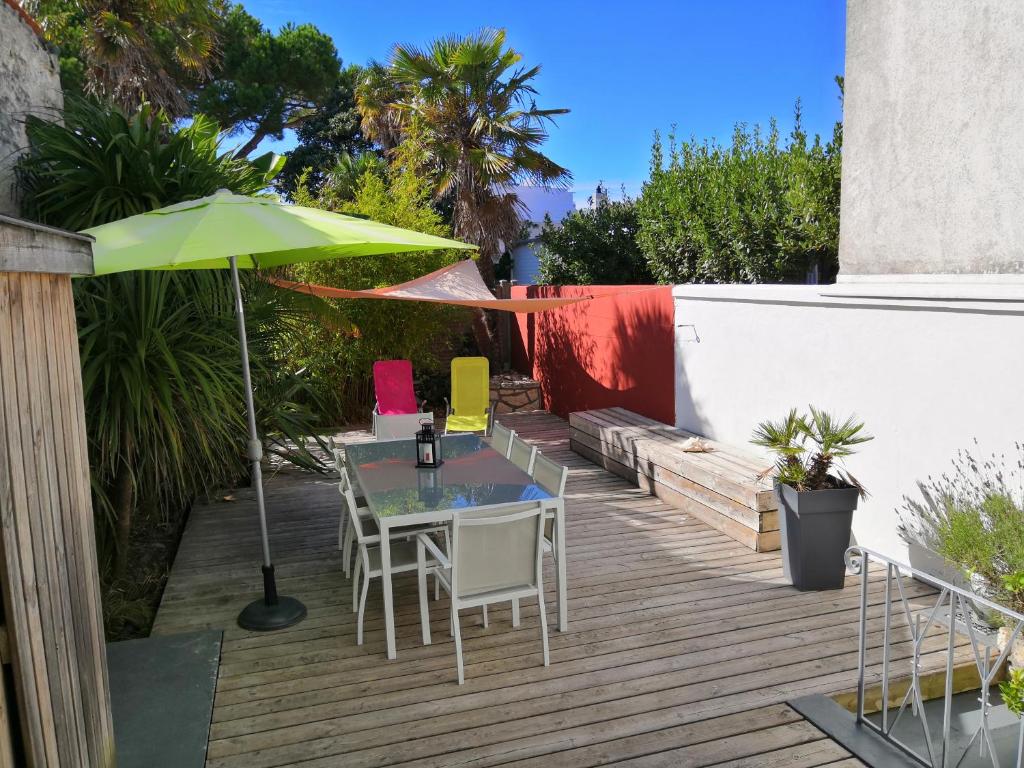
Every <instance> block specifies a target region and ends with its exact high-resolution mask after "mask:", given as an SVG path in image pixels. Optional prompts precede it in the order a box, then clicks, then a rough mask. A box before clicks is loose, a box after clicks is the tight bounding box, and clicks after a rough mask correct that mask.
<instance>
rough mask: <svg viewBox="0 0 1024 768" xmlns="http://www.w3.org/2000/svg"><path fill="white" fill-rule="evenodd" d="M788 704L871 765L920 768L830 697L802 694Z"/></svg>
mask: <svg viewBox="0 0 1024 768" xmlns="http://www.w3.org/2000/svg"><path fill="white" fill-rule="evenodd" d="M786 703H787V704H789V706H791V707H792V708H793V709H795V710H796V711H797V712H799V713H800V714H801V715H803V716H804V719H806V720H807V721H809V722H810V723H812V724H813V725H815V726H816V727H817V728H818V729H819V730H821V731H824V732H825V734H826V735H827V736H829V737H830V738H831V739H832V741H835V742H837V743H838V744H840V745H841V746H843V747H845V748H846V750H847V751H848V752H850V753H851V754H852V755H854V756H856V757H857V758H858V759H860V761H861V762H863V763H865V764H866V765H869V766H871V768H921V763H919V762H918V761H917V760H914V759H913V758H911V757H910V756H909V755H907V754H906V753H905V752H903V751H901V750H900V749H899V748H897V747H895V746H893V745H892V744H890V743H888V742H887V741H885V740H884V739H883V738H882V737H881V736H879V735H878V734H877V733H875V732H874V731H872V730H870V729H869V728H868V727H867V726H862V725H858V724H857V721H856V718H855V717H854V716H853V714H852V713H851V712H848V711H846V710H845V709H843V708H842V707H841V706H839V705H838V704H837V703H836V702H835V701H833V700H832V699H830V698H829V697H828V696H820V695H814V696H803V697H801V698H799V699H792V700H790V701H787V702H786Z"/></svg>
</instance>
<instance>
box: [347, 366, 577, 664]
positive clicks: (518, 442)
mask: <svg viewBox="0 0 1024 768" xmlns="http://www.w3.org/2000/svg"><path fill="white" fill-rule="evenodd" d="M451 372H452V397H451V399H450V400H449V401H448V408H447V414H448V416H447V419H446V424H445V429H444V432H443V433H439V432H436V431H435V430H434V428H433V415H432V413H430V412H428V411H424V410H421V408H422V404H421V403H419V402H418V401H417V400H416V397H415V394H414V391H413V381H412V366H411V364H410V363H409V361H406V360H391V361H379V362H378V363H377V364H376V365H375V367H374V384H375V388H376V394H377V404H376V407H375V408H374V414H373V415H374V435H375V438H376V440H375V441H374V442H364V443H353V444H348V445H342V446H334V461H335V467H336V469H337V471H338V473H339V475H340V480H339V490H340V492H341V497H342V504H341V515H340V519H339V528H338V547H339V549H340V550H341V553H342V568H343V571H344V573H345V576H346V577H351V579H352V610H353V611H354V612H356V613H357V614H358V617H357V629H356V633H357V634H356V642H357V643H358V644H360V645H361V644H362V642H363V619H364V616H365V611H366V601H367V594H368V590H369V585H370V581H371V580H373V579H378V578H379V579H380V581H381V588H382V592H383V602H384V625H385V636H386V646H387V655H388V658H389V659H394V658H395V657H396V655H397V650H396V642H395V609H394V594H393V590H392V577H393V576H394V575H396V574H407V573H408V574H411V573H415V574H416V575H417V579H418V594H419V612H420V625H421V634H422V641H423V643H424V644H425V645H429V644H430V642H431V624H430V611H429V601H430V595H429V594H428V592H429V590H428V584H429V581H430V579H431V578H432V579H433V582H434V594H433V597H434V599H435V600H437V599H438V598H439V595H440V591H441V590H442V589H443V590H444V592H445V593H446V594H447V595H448V597H449V602H450V627H449V630H450V632H451V634H452V635H453V637H454V640H455V651H456V664H457V669H458V680H459V683H462V682H463V680H464V672H463V654H462V634H461V630H460V618H459V610H460V609H463V608H479V609H480V611H481V618H482V623H483V626H484V627H485V628H487V627H488V615H487V609H488V606H491V605H495V604H499V603H510V604H511V615H512V625H513V627H518V626H519V625H520V605H519V603H520V600H523V599H528V600H536V601H537V605H538V612H539V621H540V629H541V641H542V646H543V652H544V664H545V666H546V665H547V664H548V662H549V655H548V638H547V614H546V611H545V605H544V582H543V565H544V557H545V555H546V554H550V555H551V557H552V558H553V562H554V570H555V575H556V587H557V599H558V626H559V629H560V630H562V631H565V629H566V625H567V623H568V612H567V602H566V593H567V588H566V558H565V506H564V493H565V482H566V478H567V475H568V470H567V469H566V468H565V467H564V466H561V465H559V464H557V463H555V462H553V461H551V460H550V459H549V458H548V457H546V456H544V455H542V454H541V453H540V452H539V451H538V450H537V448H536V447H535V446H532V445H529V444H528V443H526V442H525V441H524V440H522V438H520V437H519V436H518V435H517V434H516V433H515V432H514V431H512V430H510V429H508V428H506V427H504V426H503V425H501V424H500V423H497V422H494V421H493V413H492V408H491V404H490V402H489V381H490V378H489V372H488V363H487V359H486V358H482V357H476V358H473V357H469V358H455V359H454V360H452V363H451Z"/></svg>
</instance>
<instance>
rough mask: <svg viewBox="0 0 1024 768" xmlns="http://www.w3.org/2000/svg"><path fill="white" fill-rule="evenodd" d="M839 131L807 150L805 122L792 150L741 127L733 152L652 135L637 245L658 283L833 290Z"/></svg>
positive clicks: (775, 136) (773, 131)
mask: <svg viewBox="0 0 1024 768" xmlns="http://www.w3.org/2000/svg"><path fill="white" fill-rule="evenodd" d="M841 145H842V126H841V124H839V123H837V124H836V126H835V129H834V133H833V136H832V139H831V141H829V142H828V143H824V144H823V143H822V141H821V140H820V139H819V138H818V137H817V136H816V137H815V138H814V141H813V142H811V143H810V145H808V141H807V135H806V134H805V133H804V132H803V130H802V128H801V124H800V110H799V102H798V103H797V111H796V127H795V128H794V130H793V133H792V134H791V136H790V141H789V143H788V144H787V145H786V146H782V145H781V144H780V139H779V133H778V129H777V127H776V124H775V122H774V120H773V121H772V122H771V123H770V125H769V129H768V132H767V134H763V133H762V132H761V130H760V128H759V127H756V126H755V127H754V128H753V129H749V128H747V127H746V126H745V125H742V124H740V125H737V126H736V129H735V131H734V133H733V137H732V143H731V145H730V146H728V147H723V146H720V145H719V144H716V143H714V142H703V143H699V142H696V141H692V140H691V141H689V142H684V143H682V144H677V143H676V139H675V136H674V135H670V136H669V143H668V158H667V163H666V158H665V148H664V146H663V144H662V141H661V138H660V136H659V135H658V134H657V133H655V137H654V144H653V147H652V150H651V177H650V179H649V180H648V181H647V182H646V183H645V184H644V187H643V191H642V193H641V195H640V198H639V199H638V201H637V217H638V223H639V229H638V234H637V241H638V243H639V246H640V249H641V250H642V251H643V253H644V255H645V256H646V258H647V261H648V263H649V266H650V270H651V272H652V273H653V275H654V277H655V279H657V281H658V282H662V283H735V282H740V283H777V282H805V281H806V280H807V278H808V276H809V275H813V274H815V273H816V274H817V275H818V277H819V278H820V281H822V282H830V281H831V280H832V279H833V278H834V276H835V274H836V272H837V271H838V244H839V177H840V150H841Z"/></svg>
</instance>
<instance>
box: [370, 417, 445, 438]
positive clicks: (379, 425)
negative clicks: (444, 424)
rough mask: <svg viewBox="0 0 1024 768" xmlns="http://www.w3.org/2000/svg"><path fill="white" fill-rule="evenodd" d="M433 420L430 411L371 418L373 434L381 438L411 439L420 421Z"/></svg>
mask: <svg viewBox="0 0 1024 768" xmlns="http://www.w3.org/2000/svg"><path fill="white" fill-rule="evenodd" d="M424 419H427V420H430V421H433V414H430V413H400V414H395V415H391V416H376V417H375V418H374V420H373V426H374V436H375V437H376V439H377V440H378V442H379V441H383V440H412V439H413V438H414V437H415V436H416V433H417V432H419V431H420V422H421V421H423V420H424Z"/></svg>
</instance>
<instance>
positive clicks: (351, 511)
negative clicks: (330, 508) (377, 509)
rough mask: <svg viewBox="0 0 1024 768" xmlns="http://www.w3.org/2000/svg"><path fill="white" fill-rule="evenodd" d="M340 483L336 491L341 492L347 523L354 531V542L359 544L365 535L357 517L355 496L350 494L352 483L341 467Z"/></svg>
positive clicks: (361, 523)
mask: <svg viewBox="0 0 1024 768" xmlns="http://www.w3.org/2000/svg"><path fill="white" fill-rule="evenodd" d="M340 471H341V481H340V482H339V483H338V489H339V490H340V491H341V498H342V499H343V500H344V503H345V510H346V512H347V513H348V522H349V525H351V526H352V530H353V531H355V534H356V541H358V542H359V543H360V544H362V543H363V542H364V540H365V539H366V534H365V533H364V532H363V520H362V518H361V517H359V511H358V508H357V507H356V496H355V494H354V493H353V492H352V482H351V481H350V480H349V477H348V470H346V469H345V468H344V467H342V469H341V470H340Z"/></svg>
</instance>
